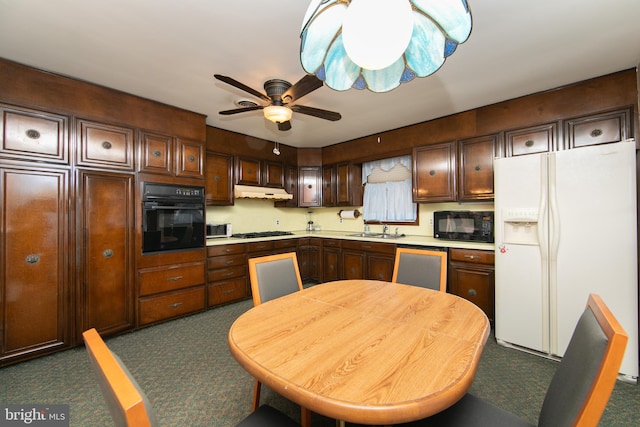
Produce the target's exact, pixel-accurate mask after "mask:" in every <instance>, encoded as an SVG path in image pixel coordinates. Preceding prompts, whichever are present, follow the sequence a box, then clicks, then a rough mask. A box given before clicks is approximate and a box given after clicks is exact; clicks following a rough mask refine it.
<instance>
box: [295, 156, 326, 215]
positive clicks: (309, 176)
mask: <svg viewBox="0 0 640 427" xmlns="http://www.w3.org/2000/svg"><path fill="white" fill-rule="evenodd" d="M298 176H299V186H298V206H300V207H319V206H322V172H321V168H320V167H319V166H302V167H300V168H299V169H298Z"/></svg>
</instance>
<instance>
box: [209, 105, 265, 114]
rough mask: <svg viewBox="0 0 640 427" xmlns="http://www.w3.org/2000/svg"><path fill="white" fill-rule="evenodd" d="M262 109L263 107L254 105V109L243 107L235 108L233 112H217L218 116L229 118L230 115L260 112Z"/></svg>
mask: <svg viewBox="0 0 640 427" xmlns="http://www.w3.org/2000/svg"><path fill="white" fill-rule="evenodd" d="M263 108H264V107H263V106H262V105H256V106H255V107H243V108H235V109H233V110H224V111H220V112H218V114H222V115H223V116H230V115H231V114H238V113H246V112H247V111H254V110H262V109H263Z"/></svg>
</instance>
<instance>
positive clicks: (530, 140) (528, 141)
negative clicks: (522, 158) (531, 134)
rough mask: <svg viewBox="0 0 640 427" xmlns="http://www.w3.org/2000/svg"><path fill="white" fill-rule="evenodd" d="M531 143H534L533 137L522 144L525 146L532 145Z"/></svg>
mask: <svg viewBox="0 0 640 427" xmlns="http://www.w3.org/2000/svg"><path fill="white" fill-rule="evenodd" d="M533 144H534V142H533V139H529V140H527V142H525V143H524V145H525V146H527V147H533Z"/></svg>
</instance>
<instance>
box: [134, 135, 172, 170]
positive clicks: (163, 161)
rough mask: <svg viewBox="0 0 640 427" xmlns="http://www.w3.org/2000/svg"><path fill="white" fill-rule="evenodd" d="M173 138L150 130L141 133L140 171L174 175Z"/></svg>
mask: <svg viewBox="0 0 640 427" xmlns="http://www.w3.org/2000/svg"><path fill="white" fill-rule="evenodd" d="M172 165H173V138H172V137H170V136H167V135H157V134H152V133H149V132H142V133H141V134H140V165H139V167H138V170H139V171H140V172H148V173H158V174H162V175H173V168H172Z"/></svg>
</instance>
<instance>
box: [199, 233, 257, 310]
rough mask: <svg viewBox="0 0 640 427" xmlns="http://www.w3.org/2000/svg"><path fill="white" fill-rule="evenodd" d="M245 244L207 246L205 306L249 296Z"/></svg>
mask: <svg viewBox="0 0 640 427" xmlns="http://www.w3.org/2000/svg"><path fill="white" fill-rule="evenodd" d="M245 249H246V248H245V245H244V244H243V243H236V244H231V245H219V246H218V245H216V246H209V247H207V307H213V306H216V305H221V304H226V303H229V302H232V301H237V300H240V299H243V298H247V297H248V296H249V282H248V278H247V257H246V255H245Z"/></svg>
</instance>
